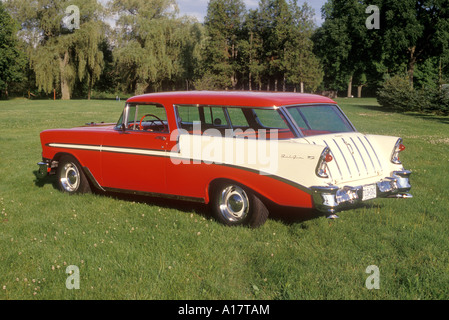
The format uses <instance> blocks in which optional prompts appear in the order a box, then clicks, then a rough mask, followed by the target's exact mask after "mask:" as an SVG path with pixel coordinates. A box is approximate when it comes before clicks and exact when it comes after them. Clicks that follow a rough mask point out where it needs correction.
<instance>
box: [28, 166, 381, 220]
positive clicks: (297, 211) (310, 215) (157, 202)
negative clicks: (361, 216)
mask: <svg viewBox="0 0 449 320" xmlns="http://www.w3.org/2000/svg"><path fill="white" fill-rule="evenodd" d="M33 174H34V176H35V177H36V179H35V180H34V184H35V185H36V186H37V187H39V188H43V187H44V186H46V185H52V187H53V188H54V189H55V190H56V191H58V192H59V187H58V181H57V179H56V176H55V175H51V176H47V177H45V178H44V179H42V178H40V177H39V173H38V171H37V170H36V171H33ZM92 191H93V193H94V194H97V195H101V196H104V197H110V198H114V199H118V200H123V201H129V202H136V203H144V204H147V205H149V206H158V207H161V208H165V209H174V210H178V211H181V212H185V213H186V214H187V213H195V214H197V215H200V216H202V217H204V218H205V219H213V216H212V213H211V209H210V207H209V205H207V204H204V203H197V202H191V201H183V200H177V199H166V198H158V197H151V196H146V195H134V194H126V193H116V192H103V191H100V190H97V189H95V188H92ZM264 202H265V203H266V205H267V208H268V210H269V212H270V215H269V219H270V220H273V221H278V222H281V223H284V224H286V225H295V224H301V223H304V222H307V221H310V220H315V219H320V218H327V217H328V215H326V214H324V213H320V212H318V211H316V210H314V209H303V208H291V207H282V206H279V205H276V204H274V203H272V202H270V201H268V200H266V199H265V201H264ZM381 207H382V206H381V205H379V204H372V203H365V204H361V205H359V206H357V208H366V209H373V208H381ZM344 212H345V211H343V212H341V213H338V214H337V215H340V214H342V215H343V214H344Z"/></svg>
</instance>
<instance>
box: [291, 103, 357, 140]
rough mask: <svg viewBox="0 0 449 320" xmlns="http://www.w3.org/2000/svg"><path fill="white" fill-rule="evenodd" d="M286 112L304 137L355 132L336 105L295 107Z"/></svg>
mask: <svg viewBox="0 0 449 320" xmlns="http://www.w3.org/2000/svg"><path fill="white" fill-rule="evenodd" d="M287 110H288V112H289V113H290V115H291V116H292V118H293V119H294V120H295V121H296V124H297V125H298V127H299V128H300V129H301V131H302V133H303V134H304V136H306V137H310V136H316V135H320V134H330V133H342V132H354V131H355V130H354V128H353V126H352V125H351V123H350V122H349V121H348V120H347V118H346V117H345V115H344V114H343V112H342V111H341V110H340V109H339V108H338V107H337V106H336V105H312V106H296V107H288V108H287Z"/></svg>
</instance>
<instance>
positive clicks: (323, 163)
mask: <svg viewBox="0 0 449 320" xmlns="http://www.w3.org/2000/svg"><path fill="white" fill-rule="evenodd" d="M333 160H334V158H333V157H332V155H331V150H330V149H329V148H326V149H324V151H323V153H322V154H321V156H320V160H319V161H318V165H317V167H316V175H317V176H318V177H320V178H324V179H326V178H329V174H328V171H329V168H328V166H327V164H328V163H329V162H331V161H333Z"/></svg>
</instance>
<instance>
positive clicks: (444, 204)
mask: <svg viewBox="0 0 449 320" xmlns="http://www.w3.org/2000/svg"><path fill="white" fill-rule="evenodd" d="M339 102H340V105H341V107H342V108H343V110H344V111H345V112H346V113H347V115H348V116H349V118H350V119H351V121H352V122H353V123H354V125H355V126H356V127H357V128H358V130H359V131H361V132H367V133H373V134H385V135H394V136H396V135H397V136H402V137H403V138H404V141H405V145H406V147H407V150H406V151H405V152H404V153H403V156H402V160H403V162H404V163H405V166H406V168H407V169H411V170H412V171H413V172H414V173H413V180H412V184H413V189H412V193H413V195H414V198H413V199H410V200H399V199H384V200H375V201H373V202H371V203H370V204H369V205H367V206H365V207H361V208H358V209H355V210H350V211H346V212H343V213H341V214H340V219H339V220H336V221H331V220H327V219H325V218H317V219H312V220H308V221H300V220H295V219H293V221H292V219H291V218H280V217H283V216H287V215H291V214H292V211H291V210H288V211H285V212H275V213H274V216H275V217H276V216H277V218H276V219H270V220H269V221H268V222H267V223H266V224H265V225H264V226H263V227H261V228H260V229H256V230H252V229H247V228H228V227H224V226H222V225H220V224H219V223H217V222H215V221H214V220H211V219H210V216H209V215H208V214H207V211H206V210H205V208H203V207H202V206H198V205H193V204H189V203H180V202H170V201H161V200H154V199H145V198H126V197H113V196H101V195H96V194H92V195H83V196H67V195H65V194H62V193H60V192H59V191H58V190H56V189H55V187H54V179H49V180H47V181H46V182H45V183H41V182H39V181H38V180H37V179H36V176H35V173H36V170H37V166H36V163H37V162H38V161H40V160H41V158H40V157H41V146H40V142H39V132H40V131H42V130H44V129H49V128H59V127H72V126H77V125H83V124H84V123H86V122H91V121H95V122H100V121H105V122H116V121H117V119H118V117H119V116H120V113H121V111H122V107H123V102H121V103H118V102H116V101H90V102H88V101H69V102H61V101H56V102H55V101H50V100H49V101H27V100H20V99H17V100H11V101H1V102H0V124H1V125H0V146H1V148H0V210H1V215H0V299H154V300H158V299H169V300H170V299H200V300H201V299H267V300H271V299H281V300H291V299H295V300H296V299H363V300H364V299H370V300H371V299H402V300H405V299H448V298H449V289H448V283H449V253H448V250H447V248H449V243H448V235H449V230H448V229H449V227H448V226H449V217H448V208H449V177H448V167H449V155H448V152H447V151H448V150H449V141H448V140H449V117H433V116H422V115H418V114H396V113H392V112H385V111H382V110H381V109H380V108H379V107H378V105H377V103H376V101H375V100H374V99H341V100H339ZM186 187H188V186H186ZM69 265H76V266H78V267H79V270H80V286H81V288H80V290H68V289H67V288H66V285H65V284H66V279H67V277H68V274H66V272H65V271H66V268H67V266H69ZM371 265H376V266H378V268H379V271H380V289H379V290H368V289H367V288H366V287H365V281H366V279H367V278H368V276H369V274H367V273H365V271H366V269H367V267H368V266H371Z"/></svg>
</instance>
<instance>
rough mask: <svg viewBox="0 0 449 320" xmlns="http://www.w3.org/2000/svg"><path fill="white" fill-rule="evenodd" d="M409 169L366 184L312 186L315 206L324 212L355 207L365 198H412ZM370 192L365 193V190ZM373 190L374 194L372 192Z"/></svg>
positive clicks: (330, 212)
mask: <svg viewBox="0 0 449 320" xmlns="http://www.w3.org/2000/svg"><path fill="white" fill-rule="evenodd" d="M411 173H412V172H411V171H408V170H404V171H395V172H393V174H392V176H391V177H388V178H385V179H383V180H381V181H379V182H377V183H373V184H371V185H366V186H356V187H352V186H345V187H344V188H339V187H337V186H328V187H312V188H311V189H312V197H313V202H314V205H315V208H316V209H317V210H318V211H320V212H323V213H326V214H334V213H336V212H338V211H341V210H344V209H349V208H352V207H355V206H357V205H359V204H361V203H363V202H365V201H367V200H371V199H376V198H413V196H412V195H411V194H409V193H408V192H409V191H410V189H411V188H412V187H411V185H410V175H411ZM368 189H369V190H370V193H369V194H368V195H367V190H368ZM374 190H375V194H374Z"/></svg>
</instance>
